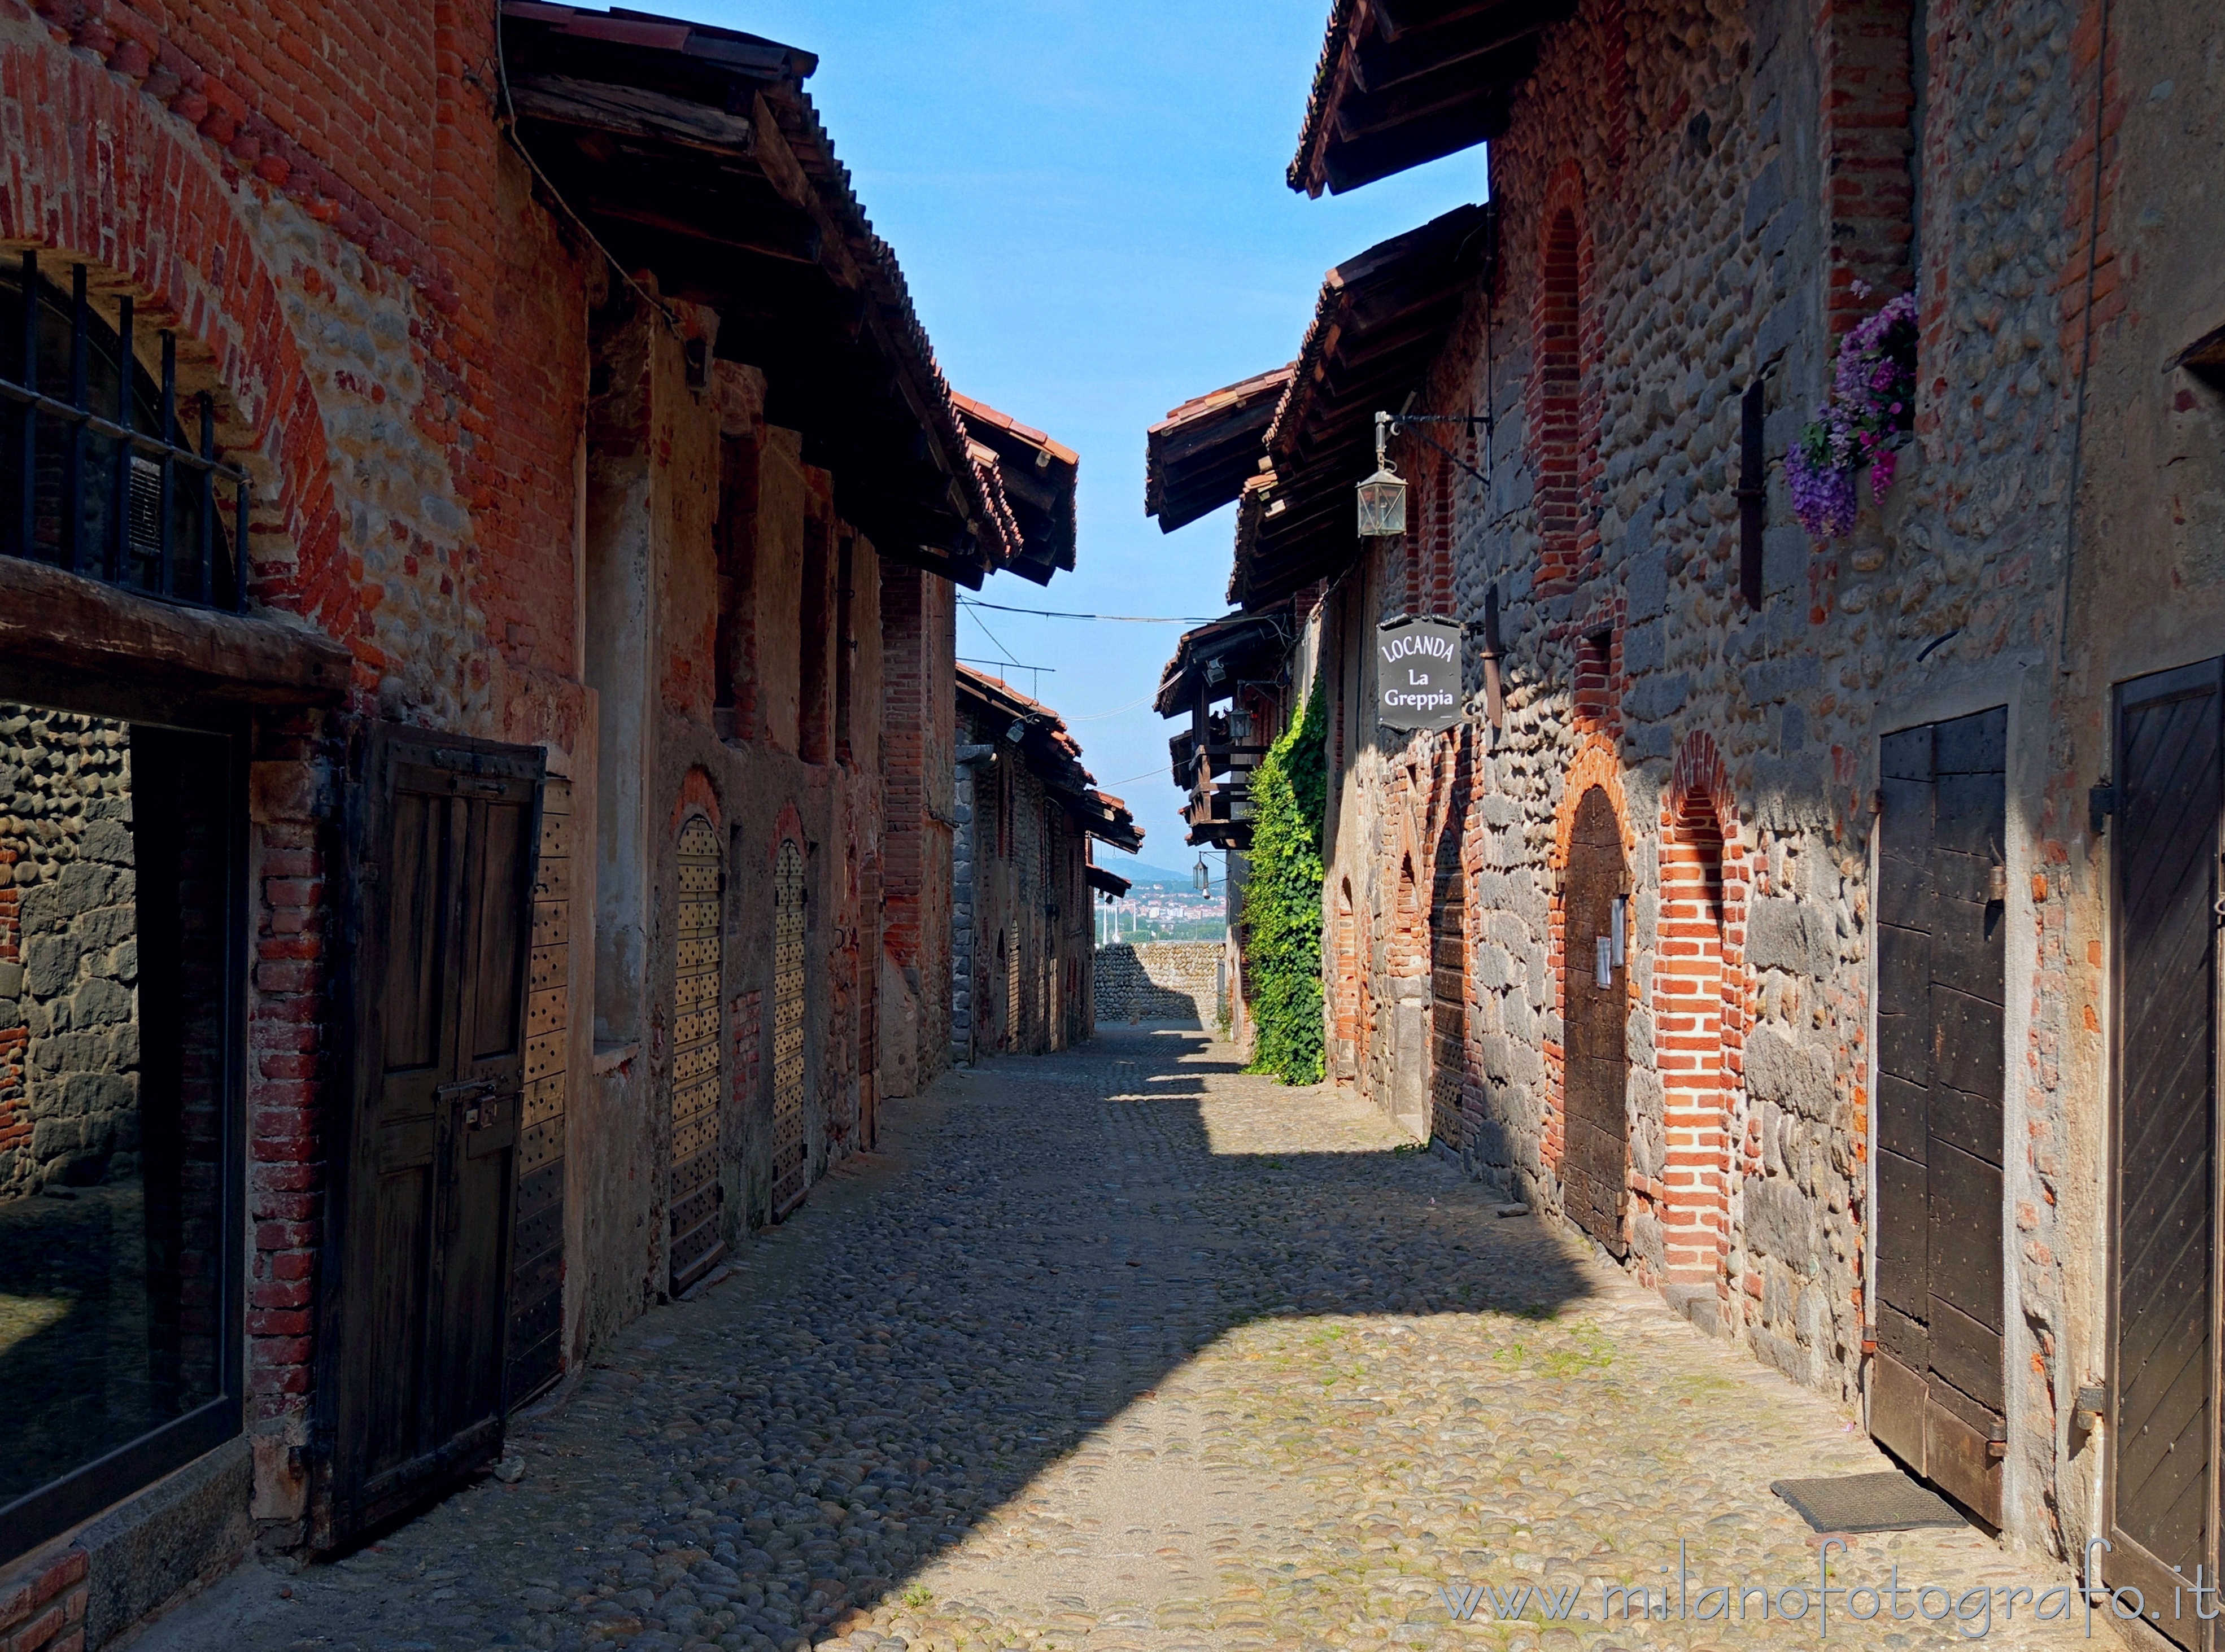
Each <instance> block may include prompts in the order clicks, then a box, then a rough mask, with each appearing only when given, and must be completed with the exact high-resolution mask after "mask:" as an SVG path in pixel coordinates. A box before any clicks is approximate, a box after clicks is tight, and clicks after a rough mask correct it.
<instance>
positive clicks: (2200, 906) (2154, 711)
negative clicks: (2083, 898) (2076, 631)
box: [2103, 660, 2225, 1646]
mask: <svg viewBox="0 0 2225 1652" xmlns="http://www.w3.org/2000/svg"><path fill="white" fill-rule="evenodd" d="M2221 664H2225V661H2215V660H2212V661H2207V662H2205V663H2204V664H2202V665H2199V666H2194V667H2190V668H2185V669H2183V670H2178V671H2171V672H2165V673H2163V674H2160V675H2158V676H2154V677H2146V678H2143V679H2140V680H2138V681H2136V682H2132V683H2127V684H2126V685H2125V686H2124V687H2121V688H2120V690H2119V691H2118V703H2117V752H2116V769H2115V774H2116V782H2117V810H2116V819H2115V821H2114V825H2113V826H2112V832H2113V834H2114V839H2115V841H2114V845H2113V848H2112V854H2111V858H2112V860H2113V861H2114V870H2115V898H2114V902H2113V906H2114V918H2115V922H2114V930H2115V934H2114V946H2115V953H2116V957H2115V960H2114V969H2113V970H2112V972H2111V973H2112V976H2113V978H2114V982H2115V999H2116V1013H2115V1026H2116V1054H2115V1068H2116V1074H2115V1079H2116V1082H2115V1090H2116V1130H2115V1142H2114V1161H2115V1169H2114V1175H2113V1179H2112V1189H2111V1200H2110V1204H2111V1211H2112V1218H2113V1224H2114V1244H2112V1246H2111V1250H2112V1257H2111V1269H2110V1272H2111V1291H2110V1297H2111V1302H2110V1308H2111V1313H2110V1319H2111V1344H2112V1346H2111V1361H2110V1365H2111V1370H2110V1377H2109V1390H2110V1393H2111V1395H2112V1396H2114V1406H2113V1408H2112V1415H2111V1418H2110V1423H2111V1426H2110V1427H2109V1428H2108V1431H2107V1439H2108V1451H2109V1459H2108V1502H2109V1530H2108V1537H2109V1541H2111V1542H2112V1543H2113V1544H2114V1545H2115V1548H2114V1550H2113V1551H2112V1552H2111V1553H2110V1554H2109V1555H2108V1558H2107V1560H2105V1561H2104V1563H2103V1564H2104V1567H2105V1573H2104V1575H2105V1576H2106V1577H2107V1578H2108V1580H2109V1582H2111V1583H2112V1584H2115V1585H2126V1584H2129V1585H2132V1586H2135V1587H2138V1588H2139V1590H2141V1592H2143V1593H2144V1595H2145V1596H2146V1598H2147V1599H2148V1600H2149V1601H2151V1602H2153V1601H2156V1600H2158V1599H2165V1598H2176V1597H2175V1596H2174V1595H2172V1594H2171V1590H2172V1589H2173V1588H2174V1587H2175V1586H2177V1585H2178V1584H2179V1583H2180V1582H2181V1581H2182V1580H2183V1579H2190V1578H2192V1577H2193V1576H2194V1575H2195V1567H2196V1566H2197V1565H2199V1566H2200V1567H2202V1575H2203V1577H2205V1578H2209V1579H2215V1577H2216V1576H2217V1565H2218V1552H2217V1537H2216V1531H2217V1521H2216V1505H2217V1432H2218V1430H2217V1417H2218V1395H2217V1384H2218V1361H2217V1355H2216V1348H2217V1332H2216V1314H2217V1301H2218V1288H2217V1267H2218V1256H2217V1250H2218V1247H2217V1243H2216V1233H2217V1217H2216V1210H2217V1180H2218V1179H2217V1146H2216V1142H2217V1125H2218V1120H2217V1060H2218V1048H2217V1003H2218V956H2217V953H2218V948H2217V927H2218V892H2219V891H2218V855H2219V850H2220V835H2219V834H2220V816H2221V813H2225V805H2222V804H2221V780H2220V776H2221V763H2220V710H2219V707H2220V699H2221V696H2220V677H2219V672H2220V666H2221ZM2156 1626H2157V1627H2158V1628H2159V1629H2161V1630H2163V1632H2164V1633H2165V1634H2166V1635H2169V1636H2171V1637H2172V1638H2173V1639H2174V1640H2177V1641H2178V1642H2180V1643H2182V1644H2184V1645H2186V1646H2195V1645H2197V1644H2199V1643H2201V1641H2202V1639H2203V1636H2204V1635H2205V1634H2206V1631H2205V1630H2204V1629H2203V1624H2201V1622H2200V1621H2199V1620H2198V1619H2196V1618H2195V1617H2193V1616H2191V1615H2187V1616H2185V1617H2182V1618H2180V1619H2179V1620H2178V1621H2176V1622H2174V1621H2171V1614H2170V1613H2168V1612H2166V1613H2165V1617H2164V1620H2163V1621H2161V1622H2159V1623H2158V1624H2157V1625H2156Z"/></svg>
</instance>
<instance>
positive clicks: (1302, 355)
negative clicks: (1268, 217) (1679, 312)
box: [1228, 206, 1494, 611]
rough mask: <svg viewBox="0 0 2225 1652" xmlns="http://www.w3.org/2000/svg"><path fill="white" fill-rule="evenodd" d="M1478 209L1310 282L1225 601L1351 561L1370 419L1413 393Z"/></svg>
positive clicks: (1480, 217)
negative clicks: (1308, 319)
mask: <svg viewBox="0 0 2225 1652" xmlns="http://www.w3.org/2000/svg"><path fill="white" fill-rule="evenodd" d="M1493 217H1494V215H1493V212H1492V210H1491V208H1490V207H1488V206H1459V207H1455V208H1454V209H1453V210H1452V211H1451V212H1447V213H1445V214H1444V215H1443V216H1442V217H1441V218H1433V219H1431V220H1430V221H1429V223H1427V224H1424V225H1422V226H1421V228H1419V229H1417V230H1409V231H1407V232H1406V233H1405V234H1404V235H1400V236H1394V237H1391V239H1390V240H1388V241H1385V242H1381V243H1379V244H1377V245H1375V246H1372V247H1370V248H1368V250H1366V251H1365V252H1363V253H1361V254H1360V256H1358V257H1356V258H1349V259H1347V260H1346V261H1345V262H1344V263H1341V264H1339V265H1338V266H1337V267H1336V268H1335V269H1332V270H1330V271H1329V272H1328V278H1327V279H1326V280H1324V281H1323V282H1322V290H1321V298H1320V301H1319V302H1318V303H1317V304H1316V305H1315V309H1314V319H1313V324H1312V325H1311V326H1309V327H1308V328H1307V330H1306V339H1305V344H1304V346H1303V348H1302V349H1301V350H1300V351H1299V352H1298V359H1297V361H1296V364H1294V367H1293V370H1292V374H1291V377H1290V384H1289V386H1288V387H1287V388H1286V389H1285V390H1284V394H1283V399H1282V401H1281V402H1280V403H1278V404H1277V407H1276V409H1275V418H1274V422H1273V423H1272V425H1271V426H1270V427H1269V429H1268V432H1267V439H1266V443H1265V457H1266V458H1267V459H1268V461H1269V465H1270V468H1268V469H1267V470H1265V471H1261V472H1258V473H1257V474H1255V475H1254V476H1253V477H1252V479H1251V480H1249V481H1247V482H1246V484H1244V491H1243V494H1242V497H1241V498H1240V500H1239V503H1238V507H1237V514H1236V559H1235V566H1234V567H1233V570H1232V571H1231V573H1230V575H1229V581H1228V599H1229V600H1230V601H1231V602H1233V603H1235V604H1239V606H1241V607H1243V608H1245V609H1246V610H1249V611H1256V610H1258V609H1260V608H1264V607H1266V606H1268V605H1270V604H1273V603H1276V602H1277V601H1280V600H1281V599H1283V598H1286V597H1288V596H1290V594H1291V593H1292V592H1295V591H1296V590H1297V589H1298V588H1299V587H1300V586H1302V585H1308V584H1310V583H1311V582H1312V581H1314V580H1315V579H1328V578H1331V577H1334V575H1336V574H1338V573H1342V572H1343V571H1344V569H1345V568H1346V567H1347V566H1349V565H1350V564H1351V562H1352V560H1353V558H1354V557H1355V556H1357V555H1358V554H1359V550H1360V537H1359V533H1358V524H1357V505H1356V502H1355V497H1354V495H1353V489H1354V488H1355V487H1357V486H1358V484H1360V480H1361V479H1362V478H1365V477H1366V475H1367V474H1368V473H1369V472H1372V470H1373V469H1374V468H1375V415H1376V413H1377V412H1378V411H1382V412H1387V413H1396V412H1397V411H1398V409H1399V408H1400V407H1401V406H1402V405H1403V404H1404V402H1405V399H1406V396H1407V395H1408V394H1409V392H1410V391H1412V390H1414V389H1418V388H1419V387H1420V385H1421V383H1422V382H1423V379H1424V378H1425V377H1427V376H1428V373H1429V365H1430V364H1431V362H1433V361H1434V360H1435V359H1436V356H1437V353H1438V351H1441V350H1442V348H1443V347H1444V345H1445V340H1446V339H1447V336H1448V334H1449V333H1450V332H1451V331H1452V329H1453V327H1454V326H1455V324H1456V323H1457V322H1458V321H1459V320H1460V318H1461V313H1462V312H1463V310H1464V309H1465V307H1466V306H1467V301H1468V297H1469V294H1471V292H1472V291H1473V290H1474V286H1475V282H1476V278H1477V276H1478V275H1479V274H1480V272H1481V270H1482V269H1483V267H1484V263H1485V260H1486V258H1487V255H1488V252H1489V246H1488V242H1489V238H1490V235H1491V231H1492V225H1493Z"/></svg>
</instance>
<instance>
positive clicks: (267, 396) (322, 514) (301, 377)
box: [0, 46, 367, 687]
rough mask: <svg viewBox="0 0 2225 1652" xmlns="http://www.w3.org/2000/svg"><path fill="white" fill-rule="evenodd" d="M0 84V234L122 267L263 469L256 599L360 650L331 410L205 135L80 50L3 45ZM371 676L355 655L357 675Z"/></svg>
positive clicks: (141, 303) (231, 442)
mask: <svg viewBox="0 0 2225 1652" xmlns="http://www.w3.org/2000/svg"><path fill="white" fill-rule="evenodd" d="M0 85H5V86H6V87H7V88H8V89H9V93H10V99H9V100H10V103H11V104H17V105H19V106H20V108H21V110H22V117H21V121H20V124H19V125H17V126H16V127H14V128H12V129H11V130H10V155H9V160H10V167H9V170H8V173H7V174H6V175H5V176H4V177H0V243H4V244H7V245H8V246H9V247H10V248H16V247H22V246H26V245H28V246H31V247H35V248H37V249H41V250H48V249H51V250H52V255H53V257H54V262H55V263H66V262H67V261H68V260H71V259H73V258H74V259H78V260H80V261H82V262H84V263H86V264H87V265H89V266H91V265H98V266H100V267H102V268H104V269H108V270H111V271H113V272H114V273H115V275H117V277H118V278H119V279H120V280H121V281H122V282H124V283H126V284H128V285H129V286H130V288H132V289H133V292H134V296H135V299H136V306H137V308H138V311H139V316H138V320H139V323H140V325H141V326H143V327H144V328H147V329H148V330H149V331H150V332H151V331H152V330H153V329H155V328H157V327H165V328H168V329H170V330H171V331H173V332H175V333H176V334H177V336H178V357H179V377H180V382H181V386H186V387H189V388H192V389H203V388H206V389H213V390H215V391H217V392H218V402H217V405H218V410H219V423H218V431H217V434H218V439H219V441H220V442H221V443H222V444H223V446H224V447H225V449H226V450H227V451H228V452H229V453H231V454H232V455H234V456H236V457H238V459H240V460H241V462H242V463H244V465H245V467H246V469H247V470H248V472H249V473H250V475H251V476H253V477H254V478H255V483H256V499H255V503H256V507H257V509H256V511H255V516H254V526H253V528H252V529H251V530H250V562H251V564H252V566H253V567H254V570H255V576H256V577H255V579H254V580H253V582H252V584H251V586H250V589H251V590H252V591H253V592H254V595H255V597H256V598H257V600H258V601H260V602H263V603H264V604H268V605H269V606H272V607H276V608H282V609H287V610H290V611H295V612H298V613H301V614H302V615H303V616H305V617H307V618H309V619H312V620H314V621H315V622H316V623H317V624H318V625H319V626H320V628H321V629H322V630H325V631H326V633H328V634H329V635H331V636H334V637H337V638H338V639H339V640H340V641H341V642H345V643H347V644H348V645H350V646H351V647H353V648H357V649H358V653H359V655H360V652H361V650H362V649H363V648H364V646H365V645H364V644H362V643H361V642H359V641H358V630H359V626H358V620H359V619H360V617H361V612H362V607H363V599H362V598H360V597H359V595H358V593H357V592H356V590H355V588H354V585H353V584H352V581H350V580H349V579H346V578H345V577H344V576H345V557H344V555H343V554H342V546H341V542H340V519H339V510H338V508H337V506H336V504H335V503H334V501H333V488H332V479H331V476H330V472H329V461H328V455H327V452H326V445H325V426H324V418H323V415H322V412H321V410H320V408H319V406H318V403H317V398H316V393H315V390H314V387H313V386H312V384H311V382H310V379H309V376H308V373H307V369H306V367H305V365H304V364H303V361H302V358H301V351H300V350H299V348H298V347H297V345H295V340H294V336H293V332H292V330H291V328H290V326H289V325H288V321H287V318H286V312H285V308H284V305H283V301H282V299H281V298H280V296H279V292H278V288H277V286H276V283H275V282H273V281H272V279H271V275H270V272H269V269H267V268H266V267H265V265H264V263H263V259H262V256H261V255H260V254H259V253H258V252H257V250H256V246H255V240H254V236H253V232H252V231H250V230H249V229H248V228H247V227H246V225H244V223H243V222H242V221H241V218H240V216H239V213H238V210H237V202H238V193H237V192H236V190H235V189H234V187H232V185H231V184H230V183H228V182H227V181H226V180H225V177H224V175H223V174H222V173H221V172H220V171H219V168H218V166H217V164H216V162H215V161H214V160H213V159H212V156H211V155H210V153H209V148H208V145H207V144H206V142H204V141H203V140H202V139H201V138H200V135H199V134H197V133H194V132H193V131H192V130H191V129H190V128H188V127H187V126H186V125H185V124H184V123H182V122H181V120H180V119H179V118H178V117H176V116H174V115H173V114H171V113H169V112H168V111H166V110H164V109H163V108H162V105H161V104H157V103H155V102H154V101H153V100H152V99H150V98H148V97H146V96H144V95H143V94H142V93H141V92H139V91H138V90H137V88H136V86H134V85H132V84H131V83H130V81H129V80H127V79H122V78H120V77H119V76H117V75H115V74H111V73H109V71H108V70H106V69H105V68H104V67H102V66H100V64H98V62H97V61H95V60H92V59H90V58H88V57H85V56H81V55H79V54H76V53H73V52H54V51H51V50H45V49H40V50H32V49H27V48H25V47H21V46H8V47H0ZM95 133H97V134H98V135H99V137H98V142H95V141H92V139H91V138H90V136H89V135H91V134H95ZM41 262H42V263H44V262H45V260H44V259H42V260H41ZM196 379H199V380H200V382H199V383H195V380H196ZM366 675H367V668H363V667H359V668H358V686H359V687H361V686H362V685H363V680H364V677H365V676H366Z"/></svg>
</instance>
